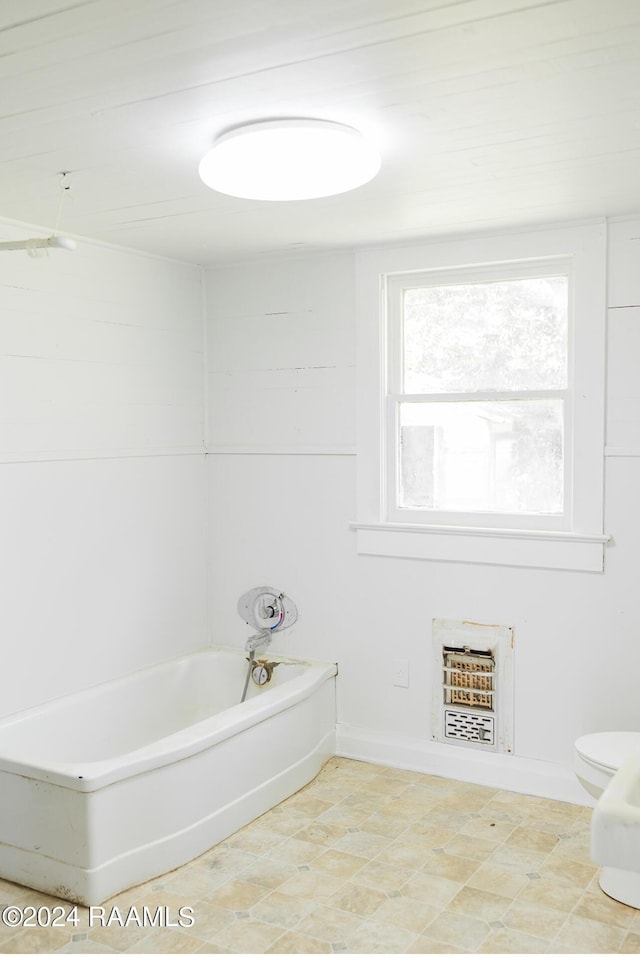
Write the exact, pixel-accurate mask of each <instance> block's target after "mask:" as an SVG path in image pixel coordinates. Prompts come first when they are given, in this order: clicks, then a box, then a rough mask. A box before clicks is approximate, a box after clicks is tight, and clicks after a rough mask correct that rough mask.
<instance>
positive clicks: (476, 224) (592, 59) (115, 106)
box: [0, 0, 640, 264]
mask: <svg viewBox="0 0 640 960" xmlns="http://www.w3.org/2000/svg"><path fill="white" fill-rule="evenodd" d="M0 77H1V78H0V217H3V218H5V219H7V218H8V219H9V220H18V221H21V222H24V223H29V224H35V225H38V226H39V227H42V228H43V230H44V234H45V235H46V233H47V230H50V229H51V228H52V227H53V226H54V223H55V220H56V215H57V210H58V202H59V197H60V193H61V190H60V177H59V173H60V171H63V170H66V171H70V176H69V183H70V184H71V190H70V191H69V193H68V195H67V196H66V199H65V203H64V207H63V210H62V215H61V220H60V224H59V226H60V232H62V233H70V234H75V235H81V236H90V237H95V238H98V239H101V240H104V241H107V242H111V243H116V244H122V245H124V246H127V247H132V248H136V249H140V250H146V251H150V252H154V253H157V254H161V255H166V256H170V257H176V258H179V259H182V260H191V261H194V262H197V263H205V264H210V263H220V262H229V261H233V260H238V259H244V258H247V257H257V256H263V255H265V254H271V253H276V252H283V251H289V252H301V251H312V250H314V251H315V250H323V249H329V248H334V247H345V246H352V245H361V244H372V243H380V242H386V241H391V240H413V239H416V238H418V237H425V236H430V235H437V234H446V233H448V234H451V233H461V232H466V231H473V232H480V231H482V230H485V229H488V228H496V227H510V226H513V225H517V224H534V223H538V222H549V221H556V220H575V219H582V218H589V217H594V216H597V217H599V216H604V215H610V216H614V215H620V214H627V213H638V212H640V176H639V173H640V162H639V161H640V0H233V2H231V0H75V2H74V0H0ZM286 116H314V117H323V118H326V119H330V120H338V121H342V122H344V123H350V124H352V125H354V126H357V127H359V128H360V129H361V130H363V132H365V133H368V134H370V135H371V136H373V137H374V138H375V139H376V140H377V142H378V143H379V145H380V148H381V151H382V154H383V167H382V170H381V173H380V174H379V176H378V177H377V178H376V179H375V180H374V181H373V182H371V183H370V184H368V185H366V186H364V187H361V188H360V189H359V190H356V191H354V192H352V193H350V194H345V195H342V196H339V197H333V198H329V199H323V200H313V201H307V202H296V203H289V204H283V203H257V202H254V201H248V200H238V199H232V198H230V197H225V196H222V195H220V194H217V193H215V192H214V191H211V190H209V189H208V188H207V187H205V186H204V184H202V183H201V181H200V180H199V177H198V173H197V167H198V163H199V160H200V158H201V156H202V155H203V154H204V153H205V152H206V150H207V149H208V148H209V146H210V144H211V142H212V140H213V138H214V136H215V135H216V134H217V133H219V132H220V131H222V130H224V129H226V128H228V127H230V126H232V125H234V124H237V123H239V122H242V121H248V120H256V119H267V118H272V117H286ZM10 234H11V229H10V227H9V226H8V225H7V224H6V223H5V224H4V225H2V228H1V235H2V237H3V238H8V237H9V236H10Z"/></svg>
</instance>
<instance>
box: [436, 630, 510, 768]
mask: <svg viewBox="0 0 640 960" xmlns="http://www.w3.org/2000/svg"><path fill="white" fill-rule="evenodd" d="M433 641H434V698H433V704H434V705H433V716H432V720H433V730H432V735H433V737H434V739H436V740H441V741H442V742H445V743H451V742H456V743H458V744H460V745H468V746H473V747H476V748H480V749H484V750H493V751H501V752H507V753H508V752H511V750H512V749H513V745H512V729H513V669H512V657H513V631H512V629H511V627H501V626H495V625H489V624H480V623H471V622H469V621H456V620H434V621H433Z"/></svg>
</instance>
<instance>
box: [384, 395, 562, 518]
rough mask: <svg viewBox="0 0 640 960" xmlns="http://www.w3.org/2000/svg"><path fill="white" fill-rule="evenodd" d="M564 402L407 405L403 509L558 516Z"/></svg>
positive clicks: (404, 411)
mask: <svg viewBox="0 0 640 960" xmlns="http://www.w3.org/2000/svg"><path fill="white" fill-rule="evenodd" d="M562 448H563V401H562V400H559V399H540V400H495V401H489V400H478V401H475V402H466V401H465V402H450V403H401V404H400V462H399V475H400V483H399V503H398V507H399V508H400V509H410V510H415V509H422V510H444V511H454V512H462V513H467V512H479V511H482V512H486V511H488V512H492V513H516V514H518V513H520V514H559V513H562V509H563V466H562V464H563V450H562Z"/></svg>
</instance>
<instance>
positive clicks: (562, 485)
mask: <svg viewBox="0 0 640 960" xmlns="http://www.w3.org/2000/svg"><path fill="white" fill-rule="evenodd" d="M605 250H606V247H605V231H604V227H603V226H602V225H599V224H598V225H588V226H584V227H579V228H557V229H555V230H552V231H539V232H533V233H531V234H519V235H518V234H513V235H510V236H503V237H492V238H486V239H484V240H483V239H479V238H478V239H473V240H460V241H451V242H446V243H441V244H424V245H422V246H416V247H404V248H402V247H398V248H386V249H379V250H368V251H362V252H361V254H360V255H359V257H358V270H357V273H358V317H359V355H358V364H359V416H358V435H359V442H358V459H359V471H358V475H359V490H358V497H359V518H358V521H356V522H355V523H354V524H353V526H354V527H355V528H356V529H357V533H358V550H359V552H361V553H369V554H381V555H390V556H402V557H412V558H422V559H444V560H466V561H474V562H491V563H506V564H515V565H524V566H542V567H556V568H561V569H584V570H601V569H602V566H603V552H604V551H603V547H604V543H605V542H606V540H607V538H606V537H605V536H604V535H603V533H602V497H603V484H602V471H603V448H604V436H603V421H604V331H605V298H604V275H605V259H606V253H605Z"/></svg>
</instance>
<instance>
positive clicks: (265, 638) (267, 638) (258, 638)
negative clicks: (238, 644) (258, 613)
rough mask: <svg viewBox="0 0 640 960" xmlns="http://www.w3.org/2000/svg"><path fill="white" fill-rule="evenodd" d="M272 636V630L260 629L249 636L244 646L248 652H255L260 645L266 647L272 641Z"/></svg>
mask: <svg viewBox="0 0 640 960" xmlns="http://www.w3.org/2000/svg"><path fill="white" fill-rule="evenodd" d="M272 636H273V635H272V633H271V630H260V631H259V632H258V633H254V634H253V636H252V637H249V639H248V640H247V642H246V643H245V645H244V648H245V650H246V651H247V653H254V652H255V651H256V650H257V649H258V647H266V646H267V645H268V644H269V643H271V640H272Z"/></svg>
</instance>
